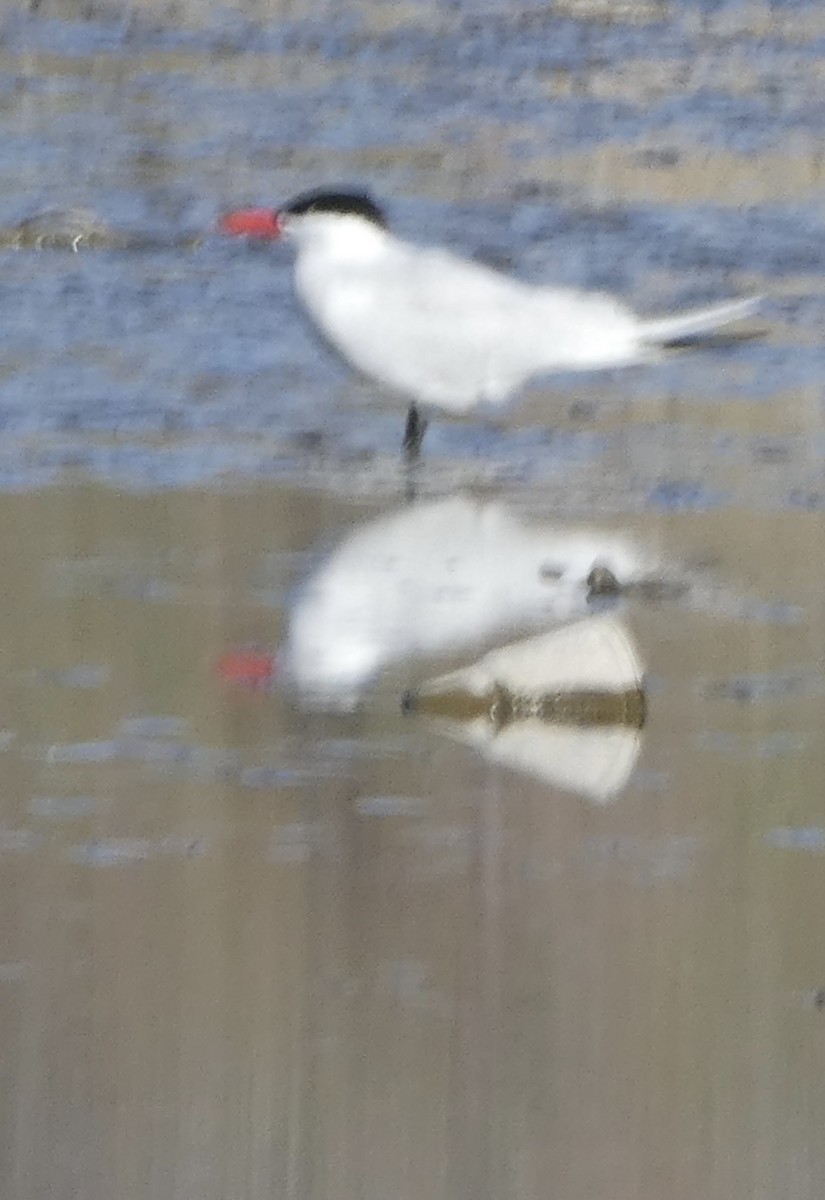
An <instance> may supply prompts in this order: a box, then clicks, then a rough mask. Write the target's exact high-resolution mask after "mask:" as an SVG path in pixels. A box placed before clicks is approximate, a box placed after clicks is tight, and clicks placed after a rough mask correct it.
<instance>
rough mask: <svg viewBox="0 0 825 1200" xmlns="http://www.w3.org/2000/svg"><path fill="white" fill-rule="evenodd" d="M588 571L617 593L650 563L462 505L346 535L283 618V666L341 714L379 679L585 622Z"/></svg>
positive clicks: (442, 504)
mask: <svg viewBox="0 0 825 1200" xmlns="http://www.w3.org/2000/svg"><path fill="white" fill-rule="evenodd" d="M595 562H599V563H602V564H604V565H605V566H607V567H609V568H610V570H611V571H612V572H613V573H614V575H616V577H617V578H618V579H619V580H621V581H622V582H624V581H627V580H630V579H634V578H638V577H639V576H640V575H641V574H643V573H644V572H645V570H646V569H647V570H649V564H644V563H643V562H642V561H641V557H640V555H639V553H638V551H637V550H636V549H635V548H634V547H633V546H632V544H631V543H630V542H628V541H627V540H626V539H624V538H622V537H616V536H613V535H610V534H599V533H597V532H595V531H591V530H584V531H580V532H576V531H567V530H559V529H556V528H553V527H549V528H541V527H529V526H526V525H523V524H522V523H521V522H520V521H519V520H517V519H516V517H514V516H513V515H512V514H511V513H510V512H508V510H507V508H506V507H505V506H504V505H502V504H498V503H489V504H477V503H474V502H473V501H471V500H468V499H465V498H463V497H453V498H451V499H448V500H441V501H437V502H435V503H432V504H424V505H420V506H416V507H414V508H410V509H405V510H403V511H402V512H400V513H397V514H395V515H393V516H391V517H385V518H382V519H380V520H378V521H375V522H373V523H372V524H370V525H367V526H365V527H364V528H362V529H360V530H358V531H356V532H355V533H354V534H352V535H351V536H350V537H349V538H348V539H347V540H346V541H345V542H344V543H343V544H342V545H341V546H340V547H339V548H338V550H336V551H335V552H334V553H333V554H332V555H331V557H330V558H329V559H328V560H327V561H326V562H325V563H324V564H322V566H321V567H320V568H319V570H318V571H317V573H316V574H315V575H314V576H313V577H312V578H311V579H310V581H309V583H308V585H307V587H306V588H305V590H304V592H303V594H302V595H301V596H300V597H299V599H298V602H297V604H296V605H295V608H294V609H293V612H292V614H291V619H290V623H289V631H288V636H287V662H288V667H289V671H290V674H291V675H292V677H293V680H294V682H295V683H296V684H297V685H298V687H299V688H300V689H301V690H302V691H304V692H305V693H308V694H311V695H315V696H316V697H317V698H321V699H333V700H335V701H336V702H337V703H348V702H351V701H353V700H354V699H356V698H357V695H358V693H359V692H360V690H361V689H362V688H363V687H364V686H365V684H367V683H368V682H369V681H370V680H371V679H372V678H373V677H374V676H375V675H376V674H377V673H378V671H379V670H380V669H381V668H382V667H384V666H386V665H388V664H390V663H392V662H397V661H402V660H405V659H409V658H428V657H430V656H437V655H444V654H446V653H450V652H452V651H455V650H461V649H464V648H473V647H477V646H479V645H481V644H482V643H484V642H489V640H490V639H491V638H493V637H494V636H496V635H498V634H504V635H505V636H506V635H507V634H511V635H512V634H514V633H516V632H518V631H519V630H520V629H524V628H533V629H535V628H536V627H537V626H539V625H542V624H558V623H559V622H560V621H565V620H570V619H571V618H572V617H576V616H582V615H584V614H585V613H586V612H587V594H588V588H587V584H586V580H587V576H588V574H589V572H590V570H591V568H592V567H593V565H594V563H595Z"/></svg>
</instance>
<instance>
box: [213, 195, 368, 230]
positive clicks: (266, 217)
mask: <svg viewBox="0 0 825 1200" xmlns="http://www.w3.org/2000/svg"><path fill="white" fill-rule="evenodd" d="M218 227H219V229H220V230H221V232H222V233H227V234H230V235H231V236H233V237H248V238H255V239H257V240H262V241H277V240H280V239H281V238H285V239H295V240H301V239H302V238H303V237H306V236H307V235H309V236H313V235H320V234H322V233H332V234H336V235H337V233H338V232H343V231H344V230H346V229H349V230H352V231H355V230H356V229H367V228H372V229H380V230H386V228H387V219H386V217H385V216H384V213H383V212H382V211H381V209H380V208H379V207H378V205H377V204H376V203H375V201H374V200H373V199H372V198H371V197H370V196H369V195H368V194H367V193H366V192H359V191H327V190H322V189H319V190H317V191H313V192H304V193H303V194H302V195H300V196H296V197H295V199H294V200H290V201H289V203H288V204H285V205H284V206H283V208H279V209H273V208H245V209H237V210H236V211H235V212H230V213H226V214H224V216H222V217H221V218H220V221H219V223H218Z"/></svg>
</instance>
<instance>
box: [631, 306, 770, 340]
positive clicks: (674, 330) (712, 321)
mask: <svg viewBox="0 0 825 1200" xmlns="http://www.w3.org/2000/svg"><path fill="white" fill-rule="evenodd" d="M762 299H763V297H762V296H751V297H750V298H749V299H747V300H730V301H728V303H727V304H714V305H713V307H712V308H694V309H692V310H691V311H690V312H686V313H680V314H679V315H677V316H675V317H662V318H660V319H659V320H655V321H643V322H642V325H641V328H640V330H639V332H640V335H641V338H642V340H643V341H645V342H652V343H654V344H656V345H659V346H664V345H667V343H668V342H678V341H681V340H682V339H683V338H692V337H696V336H697V335H698V334H702V333H712V332H713V331H714V330H715V329H719V328H720V327H721V326H722V325H729V324H730V323H731V322H732V321H741V320H742V319H743V318H744V317H750V316H752V315H753V314H754V313H755V312H756V310H757V309H758V308H759V305H760V304H761V303H762Z"/></svg>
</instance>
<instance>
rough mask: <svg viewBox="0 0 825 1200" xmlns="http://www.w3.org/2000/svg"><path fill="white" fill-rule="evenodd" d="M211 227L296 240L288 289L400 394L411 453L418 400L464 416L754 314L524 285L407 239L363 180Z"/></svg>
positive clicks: (335, 339) (333, 340)
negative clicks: (562, 375) (647, 305)
mask: <svg viewBox="0 0 825 1200" xmlns="http://www.w3.org/2000/svg"><path fill="white" fill-rule="evenodd" d="M220 228H221V229H222V231H223V232H224V233H227V234H232V235H236V236H246V237H250V238H260V239H271V240H275V239H281V238H283V239H284V240H285V241H287V242H289V243H291V244H292V246H293V247H294V249H295V252H296V255H295V286H296V291H297V295H298V297H299V299H300V301H301V302H302V304H303V306H304V308H305V309H306V310H307V312H308V314H309V316H310V317H311V319H312V321H313V322H314V324H315V325H316V326H317V328H318V330H319V331H320V332H321V334H322V335H323V336H324V338H325V339H326V341H327V342H329V343H330V344H331V345H332V346H333V347H334V348H335V349H336V350H337V351H338V353H339V354H340V355H341V356H342V357H343V358H344V359H345V360H346V361H347V362H348V363H349V364H350V365H351V366H352V367H354V368H355V369H356V370H357V371H359V372H361V373H362V374H363V375H366V376H368V377H369V378H371V379H374V380H376V381H377V382H378V383H379V384H380V385H381V386H382V387H384V388H387V389H389V390H391V391H393V392H395V393H398V394H400V395H401V396H403V397H405V398H406V400H407V401H408V402H409V406H410V407H409V411H408V416H407V426H406V432H405V437H404V448H405V450H406V451H407V453H408V454H409V455H410V456H412V457H414V456H415V455H417V453H418V451H419V449H420V445H421V440H422V438H423V435H424V431H425V429H426V421H425V420H424V419H423V418H422V416H421V415H420V413H419V406H421V407H424V408H426V409H443V410H445V411H447V412H450V413H467V412H470V411H472V410H473V409H475V408H477V407H479V406H481V405H485V406H493V407H495V406H497V405H503V404H504V403H505V402H507V401H508V400H510V399H511V398H512V397H513V396H514V395H515V394H516V393H517V392H519V391H520V390H521V389H522V388H523V387H524V386H525V385H526V384H528V383H529V382H530V381H531V380H533V379H536V378H537V377H540V376H544V375H548V374H551V373H552V372H555V371H577V370H594V369H605V368H612V367H621V366H630V365H632V364H634V363H642V362H650V361H655V360H656V358H657V357H658V352H660V351H661V350H662V349H663V348H665V347H667V346H668V345H671V344H673V343H678V342H683V341H685V340H686V339H693V338H695V337H697V336H701V335H702V334H706V333H711V332H713V331H714V330H716V329H718V328H720V327H721V326H723V325H727V324H729V323H730V322H732V321H737V320H740V319H741V318H744V317H748V316H750V315H751V314H752V313H753V312H754V311H755V309H756V308H757V306H758V304H759V299H760V298H759V297H753V298H748V299H740V300H732V301H728V302H726V303H722V304H716V305H713V306H710V307H705V308H698V309H693V310H690V311H687V312H682V313H677V314H675V315H670V316H663V317H654V318H652V319H646V318H644V317H640V316H638V315H637V314H636V313H635V312H633V310H632V309H631V308H629V307H628V306H627V305H626V304H625V303H624V302H623V301H621V300H619V299H617V298H616V297H614V296H611V295H607V294H605V293H601V292H588V291H579V290H576V289H573V288H567V287H558V286H552V285H545V284H532V283H526V282H524V281H522V280H519V279H516V278H513V277H511V276H508V275H504V274H502V273H500V272H498V271H495V270H493V269H491V268H489V267H486V266H483V265H482V264H480V263H477V262H473V261H471V260H468V259H465V258H462V257H460V256H459V255H457V254H454V253H452V252H451V251H449V250H444V249H441V248H436V247H428V246H419V245H415V244H413V243H410V242H407V241H403V240H401V239H400V238H398V237H396V236H395V235H394V234H393V233H391V232H390V229H389V225H388V222H387V218H386V216H385V214H384V212H383V210H382V209H381V208H380V207H379V205H378V204H376V202H375V201H374V200H373V199H372V197H371V196H370V195H368V194H367V193H366V192H361V191H346V190H342V191H332V190H323V189H322V190H316V191H312V192H306V193H304V194H302V195H300V196H298V197H297V198H295V199H294V200H291V201H290V202H289V203H288V204H285V205H284V206H283V207H282V208H279V209H270V208H254V209H243V210H237V211H235V212H231V213H227V214H226V215H224V216H223V217H222V218H221V221H220Z"/></svg>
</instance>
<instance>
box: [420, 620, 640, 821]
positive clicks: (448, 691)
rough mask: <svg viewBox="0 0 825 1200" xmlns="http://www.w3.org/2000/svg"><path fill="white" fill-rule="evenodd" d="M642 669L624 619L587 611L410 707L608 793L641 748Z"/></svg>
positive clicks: (620, 783)
mask: <svg viewBox="0 0 825 1200" xmlns="http://www.w3.org/2000/svg"><path fill="white" fill-rule="evenodd" d="M642 677H643V667H642V664H641V662H640V660H639V658H638V655H637V653H636V648H635V646H634V644H633V641H632V639H631V637H630V634H629V632H628V630H627V629H626V627H625V626H624V625H623V624H622V623H621V622H620V621H618V620H616V619H615V618H613V617H590V618H588V619H587V620H584V621H578V622H577V623H576V624H575V625H567V626H566V627H565V628H563V629H556V630H553V631H551V632H550V633H544V634H541V635H540V636H539V637H533V638H528V639H527V640H525V641H521V642H513V643H511V644H510V645H508V646H502V647H500V648H499V649H498V650H493V651H491V652H490V653H489V654H486V655H485V656H484V657H483V658H482V659H480V660H479V661H478V662H475V663H473V664H472V666H469V667H464V668H462V669H461V670H458V671H451V672H450V673H449V674H448V675H441V676H439V677H438V678H437V679H431V680H429V681H428V682H426V683H424V684H423V685H422V686H421V687H420V688H418V689H417V690H416V691H414V692H411V693H408V694H407V696H406V698H405V703H404V709H405V711H406V712H417V713H420V714H422V715H423V716H425V717H430V718H431V719H434V720H435V721H436V722H437V724H438V726H439V727H440V728H441V729H442V730H443V731H444V732H445V733H447V734H449V735H450V736H452V737H455V738H457V739H458V740H459V741H462V742H468V743H470V744H471V745H473V746H475V747H476V748H477V749H478V750H480V751H481V753H482V754H484V755H485V756H486V757H487V758H489V759H492V760H493V761H494V762H500V763H503V764H504V765H506V766H508V767H513V768H515V769H517V770H520V771H524V772H526V773H527V774H529V775H532V776H533V777H534V778H537V779H540V780H542V781H543V782H545V783H550V784H552V785H554V786H561V787H565V788H568V789H569V790H571V791H576V792H580V793H582V794H583V795H586V796H587V797H588V798H589V799H591V800H596V801H599V802H604V801H606V800H610V799H612V798H613V797H614V796H615V795H617V793H618V792H620V791H621V789H622V788H623V787H624V785H625V784H626V783H627V780H628V779H629V777H630V773H631V771H632V770H633V767H634V765H635V763H636V759H637V758H638V756H639V750H640V747H641V733H640V731H641V729H642V727H643V725H644V722H645V695H644V691H643V690H642Z"/></svg>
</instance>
